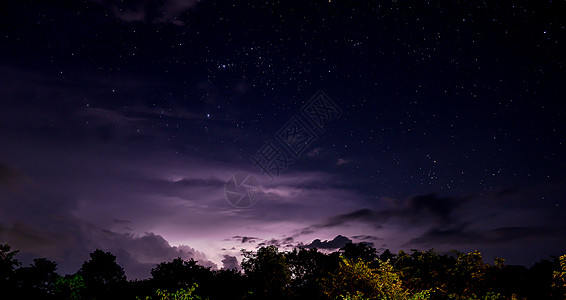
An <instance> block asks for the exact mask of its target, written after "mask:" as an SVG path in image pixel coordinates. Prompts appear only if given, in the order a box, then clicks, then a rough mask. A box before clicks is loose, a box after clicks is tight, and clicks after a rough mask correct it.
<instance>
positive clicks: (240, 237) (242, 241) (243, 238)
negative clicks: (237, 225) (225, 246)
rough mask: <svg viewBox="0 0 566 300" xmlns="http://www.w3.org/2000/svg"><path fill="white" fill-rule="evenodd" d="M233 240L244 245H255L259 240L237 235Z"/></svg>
mask: <svg viewBox="0 0 566 300" xmlns="http://www.w3.org/2000/svg"><path fill="white" fill-rule="evenodd" d="M232 238H233V239H236V240H239V241H241V243H242V244H246V243H254V242H255V241H256V240H257V239H258V238H256V237H252V236H239V235H235V236H233V237H232Z"/></svg>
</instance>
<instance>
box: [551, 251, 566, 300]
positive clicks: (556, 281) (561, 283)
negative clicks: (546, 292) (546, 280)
mask: <svg viewBox="0 0 566 300" xmlns="http://www.w3.org/2000/svg"><path fill="white" fill-rule="evenodd" d="M558 262H559V265H560V269H559V270H558V271H554V272H553V274H552V276H553V282H552V290H553V294H554V296H555V297H556V298H560V297H562V299H566V255H562V256H560V257H559V258H558Z"/></svg>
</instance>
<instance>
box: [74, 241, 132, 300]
mask: <svg viewBox="0 0 566 300" xmlns="http://www.w3.org/2000/svg"><path fill="white" fill-rule="evenodd" d="M77 274H79V275H81V276H82V278H83V279H84V282H85V284H86V294H87V297H89V298H110V297H118V296H119V295H118V294H119V292H118V291H119V290H120V288H122V287H123V286H124V284H125V283H126V274H125V273H124V269H122V267H121V266H120V265H118V264H117V263H116V256H114V255H113V254H112V253H110V252H104V251H102V250H99V249H97V250H95V251H94V252H92V253H91V254H90V260H89V261H86V262H84V263H83V265H82V267H81V268H80V270H79V271H78V272H77ZM111 292H113V294H111Z"/></svg>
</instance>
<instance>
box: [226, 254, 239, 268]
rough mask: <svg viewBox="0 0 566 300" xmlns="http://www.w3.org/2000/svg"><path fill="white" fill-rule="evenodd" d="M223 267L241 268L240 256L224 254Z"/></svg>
mask: <svg viewBox="0 0 566 300" xmlns="http://www.w3.org/2000/svg"><path fill="white" fill-rule="evenodd" d="M222 269H224V270H232V269H236V270H240V263H238V258H236V257H235V256H231V255H224V259H222Z"/></svg>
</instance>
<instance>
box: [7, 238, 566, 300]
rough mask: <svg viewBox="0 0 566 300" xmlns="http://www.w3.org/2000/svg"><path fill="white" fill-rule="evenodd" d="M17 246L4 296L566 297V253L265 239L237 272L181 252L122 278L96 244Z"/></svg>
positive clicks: (10, 258)
mask: <svg viewBox="0 0 566 300" xmlns="http://www.w3.org/2000/svg"><path fill="white" fill-rule="evenodd" d="M16 254H17V251H14V250H12V249H11V248H10V246H8V245H5V244H0V293H1V295H0V298H1V299H72V300H79V299H132V300H133V299H143V300H148V299H177V300H180V299H183V300H189V299H210V300H214V299H222V300H224V299H332V300H333V299H566V255H564V256H561V257H560V258H558V257H554V258H553V260H542V261H540V262H538V263H536V264H534V265H533V266H532V267H530V268H526V267H524V266H513V265H506V264H505V260H504V259H500V258H496V259H495V261H494V262H493V264H488V263H485V262H484V261H483V259H482V255H481V253H480V252H478V251H475V252H471V253H462V252H457V251H454V252H453V253H452V254H450V255H446V254H442V255H441V254H439V253H437V252H435V251H433V250H429V251H424V252H423V251H419V250H411V252H404V251H400V252H399V253H397V254H394V253H391V252H390V251H389V250H386V251H385V252H383V253H381V254H379V253H378V252H377V251H376V249H375V248H373V247H371V246H370V245H368V244H365V243H357V244H354V243H350V244H347V245H346V246H345V247H343V248H341V249H340V250H339V251H336V252H333V253H330V254H325V253H321V252H319V251H318V250H316V249H294V250H293V251H288V252H280V251H279V250H278V249H277V248H276V247H274V246H269V247H262V248H260V249H258V250H257V252H251V251H243V255H244V258H243V260H242V263H241V267H242V272H240V271H238V270H235V269H232V270H211V269H210V268H205V267H203V266H200V265H199V264H198V263H197V262H196V261H194V260H183V259H181V258H177V259H174V260H172V261H170V262H163V263H160V264H158V265H157V266H156V267H155V268H153V269H152V270H151V278H149V279H144V280H130V281H128V280H127V279H126V275H125V273H124V270H123V269H122V267H120V266H119V265H118V264H117V263H116V257H115V256H114V255H113V254H111V253H109V252H104V251H102V250H96V251H94V252H93V253H91V254H90V260H88V261H86V262H84V263H83V265H82V266H81V268H80V269H79V270H78V271H77V272H76V273H75V274H70V275H64V276H62V275H59V274H58V273H57V265H56V263H55V262H52V261H49V260H47V259H45V258H37V259H34V260H33V263H32V264H31V265H29V266H21V264H20V262H18V261H17V259H16V258H15V255H16Z"/></svg>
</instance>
